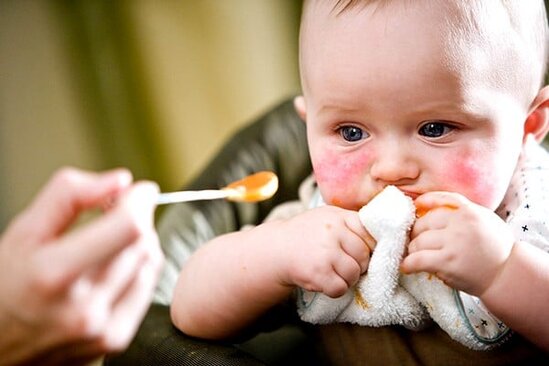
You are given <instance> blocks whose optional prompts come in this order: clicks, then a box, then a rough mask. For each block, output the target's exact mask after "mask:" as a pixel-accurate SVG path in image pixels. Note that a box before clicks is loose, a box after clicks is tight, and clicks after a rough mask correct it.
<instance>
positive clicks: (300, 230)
mask: <svg viewBox="0 0 549 366" xmlns="http://www.w3.org/2000/svg"><path fill="white" fill-rule="evenodd" d="M276 224H278V225H280V226H279V227H278V228H276V230H275V231H274V232H275V233H276V234H275V235H277V236H279V237H278V238H277V240H275V242H277V243H279V244H280V245H281V248H280V249H281V251H280V252H278V253H279V254H281V256H282V257H281V261H282V262H281V263H282V268H283V271H282V273H281V279H282V281H283V283H284V284H286V285H291V286H299V287H302V288H304V289H306V290H308V291H315V292H322V293H324V294H325V295H327V296H330V297H334V298H335V297H339V296H342V295H344V294H345V292H347V290H348V289H349V288H350V287H351V286H353V285H354V284H356V283H357V281H358V279H359V277H360V275H361V274H363V273H364V272H366V270H367V269H368V263H369V260H370V253H371V251H372V249H373V248H374V246H375V240H374V239H373V238H372V237H371V236H370V234H369V233H368V231H367V230H366V229H365V228H364V226H363V225H362V223H361V222H360V220H359V217H358V213H357V212H356V211H349V210H345V209H342V208H338V207H334V206H324V207H319V208H315V209H312V210H309V211H307V212H305V213H303V214H300V215H298V216H295V217H293V218H291V219H289V220H286V221H281V222H278V223H276Z"/></svg>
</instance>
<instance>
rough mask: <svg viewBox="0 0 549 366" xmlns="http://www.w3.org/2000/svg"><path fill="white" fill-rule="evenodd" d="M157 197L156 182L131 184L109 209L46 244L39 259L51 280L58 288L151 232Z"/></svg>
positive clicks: (105, 261)
mask: <svg viewBox="0 0 549 366" xmlns="http://www.w3.org/2000/svg"><path fill="white" fill-rule="evenodd" d="M157 196H158V186H157V185H156V184H153V183H150V182H141V183H138V184H135V185H134V186H133V187H132V188H130V189H129V190H128V191H127V192H126V193H124V195H123V196H122V197H121V198H120V200H119V202H118V204H117V205H116V206H115V207H114V208H113V209H112V210H111V211H109V212H107V213H106V214H105V215H103V216H101V217H99V218H97V219H96V220H95V221H93V222H91V223H89V224H87V225H85V226H83V227H80V228H78V229H76V230H74V231H72V232H70V233H68V234H66V235H64V236H63V237H61V238H60V239H59V240H58V242H57V243H56V245H51V246H49V247H48V251H45V253H44V258H43V260H45V261H47V262H48V264H49V265H50V266H51V268H52V270H51V271H49V276H50V278H51V283H53V284H57V286H59V287H61V288H62V287H63V286H66V285H68V284H69V283H71V282H72V281H73V280H74V279H75V278H76V277H78V276H80V275H81V274H83V273H85V272H87V271H90V270H96V269H98V268H97V267H98V266H101V265H103V264H105V263H107V262H108V261H110V260H112V258H114V257H115V256H116V255H117V254H118V253H119V252H120V251H121V250H123V249H124V248H125V247H127V246H129V245H131V244H132V243H134V242H135V241H137V240H138V238H140V237H143V236H147V235H152V234H151V233H154V226H153V216H154V208H155V207H156V199H157ZM154 235H155V234H154ZM56 277H57V278H56Z"/></svg>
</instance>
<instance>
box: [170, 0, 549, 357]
mask: <svg viewBox="0 0 549 366" xmlns="http://www.w3.org/2000/svg"><path fill="white" fill-rule="evenodd" d="M547 36H548V32H547V19H546V13H545V9H544V4H543V2H542V1H539V0H529V1H520V0H515V1H512V0H508V1H504V0H501V1H497V0H493V1H481V0H470V1H447V0H433V1H431V0H429V1H427V0H417V1H404V0H379V1H373V0H371V1H367V0H363V1H328V0H316V1H315V0H310V1H305V3H304V8H303V18H302V25H301V34H300V70H301V78H302V87H303V96H301V97H298V98H296V101H295V104H296V109H297V111H298V113H299V114H300V115H301V117H302V118H303V120H304V121H305V122H306V126H307V138H308V145H309V150H310V155H311V161H312V165H313V169H314V179H315V180H316V184H317V185H318V191H317V192H318V195H319V196H320V197H321V198H322V201H323V202H325V203H326V205H319V207H314V208H311V209H307V210H304V211H303V212H302V213H300V214H298V215H295V216H293V217H291V218H285V219H279V220H272V221H269V222H266V223H264V224H262V225H259V226H257V227H255V228H253V229H251V230H246V231H241V232H235V233H231V234H228V235H224V236H221V237H218V238H215V239H214V240H212V241H211V242H209V243H207V244H206V245H204V246H203V247H201V248H200V249H199V250H198V251H197V252H196V253H195V254H194V255H193V256H192V257H191V259H190V260H189V261H188V263H187V264H186V265H185V266H184V268H183V269H182V272H181V274H180V278H179V281H178V284H177V286H176V289H175V294H174V299H173V303H172V308H171V311H172V318H173V321H174V323H175V324H176V326H178V327H179V328H180V329H181V330H182V331H184V332H185V333H187V334H190V335H194V336H198V337H204V338H224V337H228V336H231V335H234V334H236V333H238V332H240V331H242V330H243V329H244V328H245V327H247V326H249V325H251V324H252V323H253V322H254V321H255V320H257V319H258V318H259V317H260V316H261V315H263V314H264V313H265V312H266V311H268V310H269V309H270V308H272V307H273V306H274V305H276V304H278V303H280V302H282V301H285V300H286V299H287V298H288V297H289V296H290V295H291V294H292V293H294V291H295V290H296V289H298V288H302V289H304V290H307V291H312V292H319V293H323V294H324V295H327V296H329V297H333V298H337V297H339V296H342V295H344V294H345V293H346V292H347V291H348V290H349V289H350V288H351V287H352V286H354V285H355V284H356V283H357V281H358V280H359V278H360V276H361V275H362V274H364V273H365V272H366V271H367V270H368V264H369V259H370V254H371V252H372V251H373V250H374V249H375V240H373V239H372V237H371V236H370V234H369V233H368V231H367V230H366V229H365V228H364V227H363V225H362V224H361V222H360V219H359V217H358V214H357V210H358V209H360V208H361V207H362V206H364V205H366V204H367V203H368V202H369V201H370V200H371V199H372V198H373V197H374V196H375V195H376V194H377V193H379V192H380V191H382V190H383V189H384V188H385V187H386V186H389V185H394V186H395V187H397V188H398V189H399V190H400V191H401V192H403V193H404V194H406V195H407V196H409V197H410V198H412V199H413V200H414V202H415V205H416V207H420V208H421V209H422V211H424V212H426V214H424V215H423V216H421V217H419V218H418V219H417V220H416V221H415V223H414V225H413V227H412V229H411V232H410V238H411V241H410V243H409V246H408V249H407V251H408V254H407V256H406V257H405V258H404V259H403V261H402V264H401V270H402V271H403V272H406V273H420V272H428V273H431V274H433V275H436V276H437V277H438V278H439V279H441V280H442V281H444V282H445V283H446V284H447V285H448V286H450V287H452V288H454V289H455V290H456V291H460V292H461V293H465V294H468V295H471V296H475V297H476V298H478V299H479V300H480V301H481V303H482V306H484V307H486V308H487V309H488V310H489V311H490V312H491V313H493V314H494V315H495V316H496V317H497V318H499V319H500V320H501V321H502V322H504V323H505V324H506V325H507V326H509V327H510V328H511V329H513V330H514V331H516V332H517V333H519V334H520V335H521V336H522V337H524V338H526V339H527V340H528V341H529V342H532V343H535V344H536V345H537V346H539V347H541V348H543V349H545V350H549V327H547V326H546V318H547V316H548V313H549V310H547V304H548V303H549V292H548V291H547V288H548V287H549V253H547V248H548V247H549V245H548V242H549V230H548V229H547V224H546V223H545V217H549V212H548V211H547V207H549V205H547V202H548V201H547V197H546V195H545V193H543V191H544V189H543V188H542V186H541V185H540V184H539V182H541V181H543V179H545V178H547V177H548V176H549V157H548V156H547V153H546V152H545V151H543V150H542V148H541V147H540V146H539V145H538V142H540V141H542V140H543V138H544V137H545V135H546V133H547V130H548V128H549V115H548V107H549V88H548V87H543V78H544V74H545V69H546V63H547V45H548V38H547ZM522 171H526V172H527V173H528V174H526V175H528V179H526V180H525V179H523V178H522V176H521V174H522ZM532 171H535V172H538V173H539V174H538V175H533V174H530V173H531V172H532ZM532 177H534V178H532ZM540 177H541V178H540ZM540 203H542V204H541V205H540ZM543 203H545V207H543ZM522 204H524V205H529V207H530V208H529V209H527V211H525V210H524V209H523V206H521V205H522ZM307 205H309V206H311V207H312V206H315V204H314V203H313V204H310V203H307ZM512 220H514V221H515V222H519V221H521V220H522V221H521V222H524V224H523V225H522V226H516V225H515V226H514V227H519V228H520V227H524V229H521V230H524V231H523V232H517V231H516V230H514V229H513V228H512V227H511V226H510V225H509V224H508V222H509V221H512ZM506 221H508V222H506ZM523 233H528V234H529V236H524V237H523V236H521V235H522V234H523ZM530 234H531V235H530ZM532 241H539V242H538V243H536V245H535V246H534V245H531V244H533V243H532ZM540 248H542V249H540ZM220 279H222V280H220ZM361 328H366V327H361ZM344 331H345V332H347V331H349V332H355V333H356V334H357V337H358V338H360V337H362V335H364V337H366V333H362V332H367V330H363V329H360V330H357V329H356V328H353V327H352V326H351V325H348V326H346V327H345V330H344ZM355 333H353V334H355ZM417 333H418V334H421V333H422V332H421V331H420V332H417ZM358 334H360V335H358ZM439 335H440V334H439ZM357 337H354V336H353V337H352V339H356V338H357ZM368 337H369V335H368ZM409 337H412V336H411V335H410V336H409ZM323 339H326V338H323ZM410 339H412V338H410ZM433 342H435V343H433V346H432V347H430V348H433V349H436V348H437V347H446V346H443V345H441V343H436V342H439V341H438V340H435V339H433ZM366 343H367V342H365V343H364V344H366ZM509 347H511V346H509ZM328 348H329V347H328ZM341 352H343V351H341ZM460 352H461V351H456V352H454V354H456V355H458V356H456V357H459V355H460V354H461V353H460ZM370 354H372V356H371V357H374V356H373V353H371V352H370ZM365 357H370V356H369V355H368V356H365ZM366 361H367V360H364V359H362V360H358V361H357V363H359V364H360V363H361V362H362V363H364V362H366Z"/></svg>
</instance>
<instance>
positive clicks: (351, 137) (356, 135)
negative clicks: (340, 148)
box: [339, 126, 368, 142]
mask: <svg viewBox="0 0 549 366" xmlns="http://www.w3.org/2000/svg"><path fill="white" fill-rule="evenodd" d="M339 133H340V134H341V137H343V138H344V139H345V141H349V142H355V141H360V140H362V139H363V138H365V137H367V136H368V133H367V132H365V131H362V129H360V128H358V127H355V126H343V127H340V129H339Z"/></svg>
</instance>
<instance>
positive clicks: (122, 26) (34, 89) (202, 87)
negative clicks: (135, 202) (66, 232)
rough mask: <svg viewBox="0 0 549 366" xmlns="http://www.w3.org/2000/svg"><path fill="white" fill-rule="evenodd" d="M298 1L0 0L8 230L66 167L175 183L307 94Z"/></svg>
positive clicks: (1, 138)
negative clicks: (270, 113)
mask: <svg viewBox="0 0 549 366" xmlns="http://www.w3.org/2000/svg"><path fill="white" fill-rule="evenodd" d="M300 11H301V2H300V1H296V0H200V1H192V0H181V1H176V0H165V1H154V0H118V1H107V0H95V1H93V0H80V1H59V0H58V1H53V0H41V1H38V0H36V1H31V0H1V1H0V177H1V178H0V202H1V205H0V230H1V229H2V228H4V227H5V226H6V225H7V223H8V221H9V219H10V218H11V217H13V215H14V214H15V213H16V212H18V211H19V210H21V209H22V208H23V207H24V206H25V205H26V204H27V203H29V202H30V200H31V199H32V198H33V196H34V195H35V194H36V193H37V191H38V190H39V188H40V187H41V186H42V185H43V184H44V183H45V182H46V181H47V179H48V178H49V177H50V176H51V174H52V173H53V172H54V171H55V170H56V169H57V168H60V167H62V166H66V165H71V166H76V167H80V168H84V169H93V170H103V169H108V168H112V167H118V166H125V167H128V168H130V169H131V170H132V172H133V173H134V176H135V177H136V178H137V179H152V180H155V181H157V182H158V183H159V184H160V185H161V188H162V189H163V190H165V191H168V190H174V189H177V188H179V187H180V186H181V185H182V184H183V183H184V182H186V181H187V180H188V179H190V178H191V177H192V176H193V175H194V174H195V173H197V172H198V171H199V170H200V168H201V167H202V166H203V165H204V164H206V162H207V161H208V160H209V158H210V157H211V156H212V154H213V153H215V152H216V151H217V149H218V148H219V147H220V146H221V145H222V143H223V142H224V141H225V140H226V139H227V137H228V136H229V135H230V134H232V133H233V132H234V131H235V130H236V129H238V128H239V127H240V126H241V125H243V124H245V123H247V122H249V121H251V120H252V119H254V118H255V117H257V116H258V115H260V114H261V113H262V112H263V111H265V110H267V109H269V108H270V107H272V106H273V105H274V104H276V103H278V102H279V101H281V100H282V99H285V98H287V97H290V96H292V95H295V94H297V93H298V92H299V78H298V66H297V37H298V26H299V15H300Z"/></svg>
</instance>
